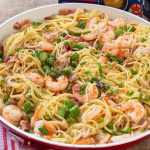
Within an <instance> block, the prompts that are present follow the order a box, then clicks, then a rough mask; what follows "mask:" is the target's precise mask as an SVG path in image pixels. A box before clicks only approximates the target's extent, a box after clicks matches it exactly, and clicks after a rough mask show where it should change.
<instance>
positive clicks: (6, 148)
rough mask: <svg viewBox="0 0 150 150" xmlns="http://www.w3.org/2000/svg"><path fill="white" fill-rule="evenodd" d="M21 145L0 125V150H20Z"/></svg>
mask: <svg viewBox="0 0 150 150" xmlns="http://www.w3.org/2000/svg"><path fill="white" fill-rule="evenodd" d="M21 145H22V143H21V142H20V141H19V140H16V139H15V138H14V135H13V134H12V133H11V132H9V131H8V130H7V129H6V128H4V127H2V126H1V125H0V150H20V148H21Z"/></svg>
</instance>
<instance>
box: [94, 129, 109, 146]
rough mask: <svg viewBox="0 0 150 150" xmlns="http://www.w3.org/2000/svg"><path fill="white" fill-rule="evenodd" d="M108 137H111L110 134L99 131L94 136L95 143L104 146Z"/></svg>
mask: <svg viewBox="0 0 150 150" xmlns="http://www.w3.org/2000/svg"><path fill="white" fill-rule="evenodd" d="M110 137H111V135H110V134H108V133H104V132H102V131H100V132H99V133H98V134H97V135H96V141H97V143H100V144H106V143H107V142H108V141H109V139H110Z"/></svg>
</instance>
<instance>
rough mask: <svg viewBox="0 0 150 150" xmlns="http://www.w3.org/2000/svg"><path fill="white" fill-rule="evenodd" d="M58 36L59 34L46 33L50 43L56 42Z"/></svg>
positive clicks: (45, 35) (45, 36)
mask: <svg viewBox="0 0 150 150" xmlns="http://www.w3.org/2000/svg"><path fill="white" fill-rule="evenodd" d="M57 36H58V32H50V33H45V34H44V38H45V39H46V40H47V41H49V42H54V39H55V38H56V37H57Z"/></svg>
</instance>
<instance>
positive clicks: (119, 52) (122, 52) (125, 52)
mask: <svg viewBox="0 0 150 150" xmlns="http://www.w3.org/2000/svg"><path fill="white" fill-rule="evenodd" d="M110 53H111V54H112V55H114V56H117V57H119V58H124V57H125V58H126V57H128V56H129V54H130V50H129V49H122V48H114V49H112V50H111V51H110Z"/></svg>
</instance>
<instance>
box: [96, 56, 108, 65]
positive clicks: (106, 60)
mask: <svg viewBox="0 0 150 150" xmlns="http://www.w3.org/2000/svg"><path fill="white" fill-rule="evenodd" d="M98 62H99V63H102V64H106V63H107V62H108V58H107V57H105V56H100V57H99V59H98Z"/></svg>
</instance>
